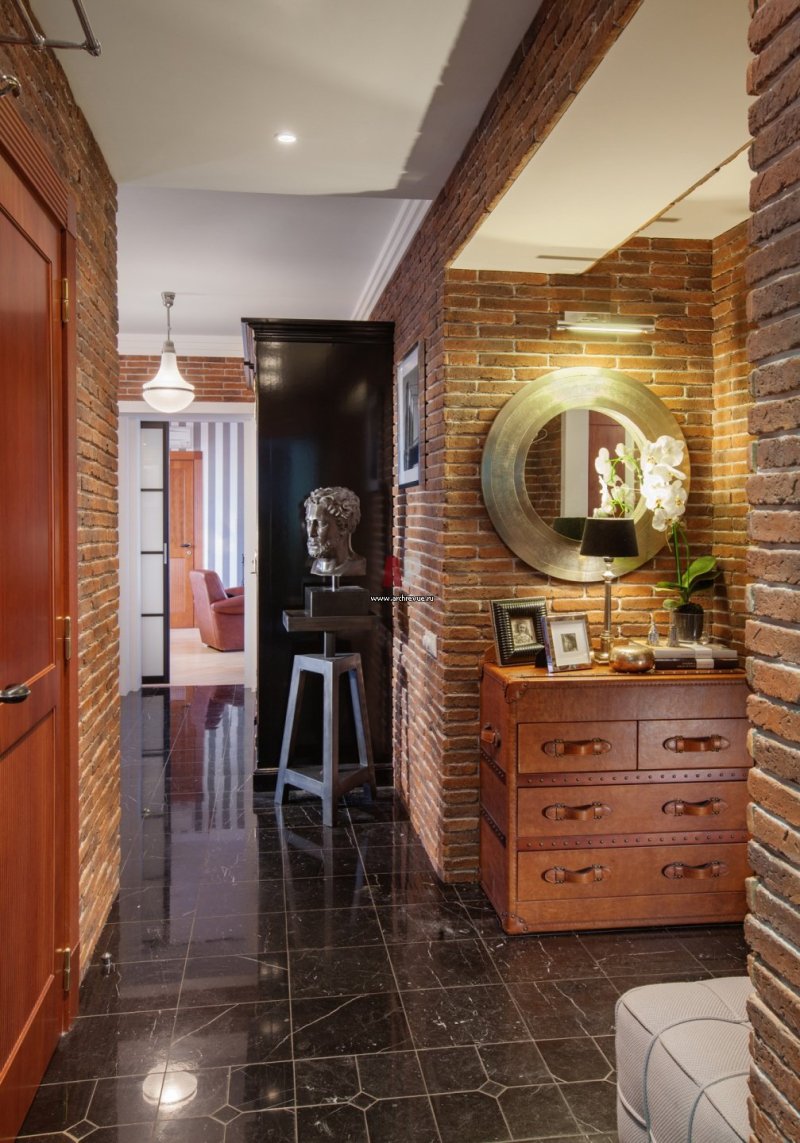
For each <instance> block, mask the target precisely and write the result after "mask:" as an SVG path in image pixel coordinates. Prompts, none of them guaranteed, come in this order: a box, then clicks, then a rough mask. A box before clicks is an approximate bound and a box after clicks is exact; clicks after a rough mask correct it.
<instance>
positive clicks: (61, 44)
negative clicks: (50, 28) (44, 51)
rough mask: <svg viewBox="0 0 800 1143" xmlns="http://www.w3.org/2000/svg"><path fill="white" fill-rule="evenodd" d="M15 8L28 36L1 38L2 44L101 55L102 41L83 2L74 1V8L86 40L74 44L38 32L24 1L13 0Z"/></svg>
mask: <svg viewBox="0 0 800 1143" xmlns="http://www.w3.org/2000/svg"><path fill="white" fill-rule="evenodd" d="M12 2H13V4H14V7H15V8H16V10H17V12H18V13H19V17H20V19H21V20H22V22H23V24H24V25H25V28H26V30H27V33H28V34H27V36H0V44H22V45H25V46H26V47H29V48H39V49H41V48H78V49H79V50H81V51H85V52H88V53H89V55H91V56H99V55H100V41H99V40H98V39H97V36H95V34H94V32H93V31H92V26H91V24H90V23H89V17H88V16H87V15H86V10H85V9H84V7H83V0H72V6H73V8H74V9H75V15H76V16H77V17H78V20H79V21H80V25H81V28H82V29H83V34H84V36H85V37H86V39H85V40H84V41H83V43H80V44H79V43H74V42H71V41H69V40H51V39H48V37H47V36H43V35H42V33H41V32H40V31H39V30H38V28H37V27H36V25H35V23H34V22H33V17H32V16H31V14H30V12H29V11H28V9H27V7H26V6H25V3H24V0H12Z"/></svg>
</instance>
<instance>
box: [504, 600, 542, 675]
mask: <svg viewBox="0 0 800 1143" xmlns="http://www.w3.org/2000/svg"><path fill="white" fill-rule="evenodd" d="M546 612H547V602H546V601H545V600H544V599H493V600H492V625H493V626H494V639H495V644H496V646H497V661H498V663H499V664H500V666H501V667H514V666H517V665H520V664H522V663H534V664H535V665H536V666H537V667H543V666H544V665H545V661H546V660H545V651H544V620H545V615H546Z"/></svg>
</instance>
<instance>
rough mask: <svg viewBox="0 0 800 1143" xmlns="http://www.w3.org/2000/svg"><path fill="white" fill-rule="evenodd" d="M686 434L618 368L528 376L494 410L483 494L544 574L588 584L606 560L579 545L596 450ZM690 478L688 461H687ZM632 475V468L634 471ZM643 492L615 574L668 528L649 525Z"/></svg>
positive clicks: (508, 538) (516, 546) (511, 543)
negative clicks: (631, 553) (630, 542)
mask: <svg viewBox="0 0 800 1143" xmlns="http://www.w3.org/2000/svg"><path fill="white" fill-rule="evenodd" d="M664 435H667V436H671V437H677V439H678V440H683V439H684V438H683V433H682V432H681V428H680V425H679V424H678V422H677V421H676V419H675V417H674V416H673V415H672V413H671V412H670V411H669V409H668V408H667V407H666V405H664V404H663V402H662V401H660V400H659V399H658V397H656V396H655V395H654V394H653V393H651V392H650V390H649V389H647V387H646V386H645V385H643V384H642V383H641V382H639V381H634V380H633V378H632V377H628V376H627V375H626V374H625V373H620V372H618V371H617V370H614V369H592V368H588V367H587V368H583V367H581V366H578V367H577V368H574V369H557V370H556V371H555V372H554V373H548V374H546V376H544V377H540V378H539V379H538V380H537V381H531V382H530V384H529V385H526V386H525V388H524V389H522V390H520V392H519V393H517V394H516V396H514V397H512V398H511V400H510V401H508V402H507V403H506V404H505V405H504V406H503V408H502V409H501V410H500V412H499V413H498V414H497V416H496V417H495V420H494V423H493V424H492V427H491V429H490V430H489V435H488V437H487V438H486V445H485V447H484V450H483V461H482V465H481V484H482V487H483V498H484V501H485V503H486V508H487V510H488V512H489V517H490V519H491V521H492V523H493V524H494V526H495V528H496V529H497V531H498V533H499V535H500V536H501V538H502V539H503V540H504V541H505V543H506V544H507V545H508V547H509V548H511V550H512V552H514V553H515V555H517V556H519V557H520V559H522V560H524V561H525V563H527V564H530V566H531V567H533V568H536V570H537V571H540V572H543V573H544V574H545V575H552V576H556V577H558V578H559V579H565V580H572V581H575V582H582V583H591V582H594V581H596V580H600V579H602V577H603V570H604V565H603V561H602V560H601V559H598V558H591V557H586V556H581V555H580V554H579V548H580V539H581V534H582V531H583V521H584V520H585V518H586V516H591V515H592V512H593V510H594V508H595V507H596V506H597V501H596V497H597V495H598V491H599V484H598V478H597V473H596V472H595V470H594V459H595V457H596V456H597V453H598V452H599V449H600V448H601V447H604V446H605V447H606V448H608V450H609V452H610V453H611V454H612V455H613V453H614V448H615V446H616V445H617V444H618V443H622V444H624V445H625V446H626V449H628V450H631V449H632V448H638V446H639V445H640V444H641V442H642V441H643V440H649V441H654V440H656V439H657V438H658V437H660V436H664ZM684 471H685V474H686V481H685V487H686V488H687V490H688V487H689V462H688V459H687V460H686V461H685V462H684ZM631 479H633V474H631ZM634 491H635V493H636V503H635V507H634V511H633V519H634V522H635V524H636V538H637V542H638V547H639V555H638V556H635V557H631V558H629V559H620V560H616V561H615V563H614V570H615V572H616V573H617V574H618V575H623V574H624V573H625V572H629V571H632V570H633V569H634V568H637V567H640V566H641V565H642V564H643V563H646V562H647V560H649V559H652V558H653V556H654V555H655V554H656V552H658V551H659V550H660V549H661V548H662V547H663V545H664V544H665V542H666V535H665V533H663V532H657V531H655V529H654V528H653V527H652V525H651V519H652V513H651V512H649V511H648V510H647V509H646V507H645V504H644V501H643V500H642V499H641V497H639V496H638V490H636V489H634Z"/></svg>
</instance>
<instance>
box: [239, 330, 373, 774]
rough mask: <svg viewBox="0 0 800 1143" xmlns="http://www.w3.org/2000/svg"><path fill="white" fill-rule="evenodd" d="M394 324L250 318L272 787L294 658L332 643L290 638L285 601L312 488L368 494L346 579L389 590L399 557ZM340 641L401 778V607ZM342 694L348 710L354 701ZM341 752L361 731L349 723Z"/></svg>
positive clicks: (313, 731) (315, 728) (260, 721)
mask: <svg viewBox="0 0 800 1143" xmlns="http://www.w3.org/2000/svg"><path fill="white" fill-rule="evenodd" d="M393 329H394V327H393V325H392V323H390V322H349V321H289V320H286V321H276V320H268V319H263V320H262V319H259V318H245V319H243V331H244V338H245V353H246V361H247V363H248V367H249V368H250V370H251V371H252V373H253V379H254V384H255V389H256V409H257V417H258V430H257V435H258V699H257V726H256V744H257V763H256V766H257V768H256V781H257V785H258V786H260V787H261V788H271V787H273V786H274V781H275V771H276V768H277V764H278V757H279V753H280V744H281V736H282V732H283V721H284V715H285V711H286V700H287V697H288V690H289V678H290V673H291V665H292V658H293V656H294V655H295V654H297V653H303V652H313V651H321V650H322V636H321V635H302V636H299V635H289V634H288V633H287V632H286V631H285V630H284V628H283V624H282V613H283V611H284V609H286V608H299V607H302V606H303V603H304V589H305V587H306V586H307V585H316V586H320V582H321V581H320V579H319V577H317V576H312V575H311V574H310V572H309V568H310V563H311V561H310V559H309V557H308V555H307V553H306V545H305V520H304V512H303V502H304V500H305V498H306V496H307V495H308V493H309V492H310V491H311V490H312V489H313V488H319V487H321V486H327V485H343V486H344V487H346V488H351V489H352V490H353V491H354V492H355V493H356V494H357V495H358V496H359V498H360V500H361V523H360V524H359V527H358V528H357V530H356V532H355V535H354V538H353V546H354V548H355V550H356V551H357V552H358V553H359V555H363V556H366V559H367V575H366V577H365V578H363V579H358V580H352V581H347V582H352V583H358V584H360V585H362V586H364V587H367V588H368V589H369V590H370V592H371V593H372V594H380V593H381V590H382V583H383V575H384V566H385V563H386V559H387V557H388V556H389V555H390V554H391V545H392V529H391V480H392V474H391V456H392V449H391V393H392V361H393ZM374 610H375V611H376V613H377V614H378V616H379V618H378V620H377V621H376V623H375V625H374V628H373V630H372V631H370V632H369V633H367V634H364V635H359V636H358V637H354V638H352V639H351V640H349V641H346V640H343V639H340V640H339V646H340V649H341V650H354V651H359V652H360V653H361V656H362V662H363V667H364V679H365V685H366V691H367V704H368V709H369V720H370V728H371V731H372V740H373V749H374V753H375V761H376V766H377V768H378V776H379V780H380V781H382V782H387V781H388V782H390V781H391V769H390V768H391V739H390V693H391V630H390V625H391V612H390V609H389V608H387V607H386V606H385V605H384V606H382V605H380V604H375V605H374ZM315 681H316V680H313V679H311V680H309V685H307V687H306V694H305V696H304V705H303V712H304V717H303V719H302V724H301V730H300V735H299V740H298V744H297V749H298V751H299V753H300V754H301V755H306V756H307V760H308V761H310V762H313V761H315V760H317V757H318V755H319V751H320V748H321V723H322V705H321V704H322V700H321V694H320V693H318V692H317V691H316V690H315V688H314V687H313V685H311V684H313V682H315ZM347 705H348V704H346V703H343V704H342V706H343V708H345V709H346V708H347ZM342 735H343V749H347V745H348V740H349V739H351V736H352V729H351V728H350V727H349V726H348V724H347V723H345V724H344V725H343V727H342Z"/></svg>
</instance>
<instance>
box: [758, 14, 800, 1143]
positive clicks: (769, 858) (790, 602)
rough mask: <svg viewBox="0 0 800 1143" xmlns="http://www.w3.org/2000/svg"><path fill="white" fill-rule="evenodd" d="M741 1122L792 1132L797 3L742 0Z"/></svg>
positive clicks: (796, 919) (796, 955) (795, 1134)
mask: <svg viewBox="0 0 800 1143" xmlns="http://www.w3.org/2000/svg"><path fill="white" fill-rule="evenodd" d="M750 8H751V12H752V14H753V19H752V23H751V27H750V44H751V47H752V50H753V52H754V53H755V58H754V60H753V61H752V63H751V67H750V74H749V85H750V91H751V93H752V94H753V95H755V96H756V97H757V98H756V100H755V102H754V103H753V105H752V107H751V113H750V129H751V133H752V135H753V145H752V149H751V155H750V161H751V165H752V167H753V170H754V171H755V178H754V180H753V184H752V188H751V207H752V209H753V217H752V219H751V224H750V243H751V247H752V253H751V254H750V256H749V258H748V261H747V281H748V285H749V286H750V290H751V292H750V295H749V299H748V311H749V316H750V318H751V320H752V321H753V323H754V327H755V328H754V330H753V332H752V333H751V334H750V336H749V337H748V342H747V348H748V353H749V357H750V361H751V362H752V364H753V367H754V368H753V373H752V377H751V389H752V394H753V397H754V399H755V404H754V407H753V410H752V413H751V415H750V427H751V430H752V432H753V433H754V434H755V435H756V436H757V437H758V447H757V462H756V471H755V473H754V475H753V476H752V477H751V479H750V481H749V484H748V495H749V501H750V505H751V516H750V539H751V545H752V546H751V548H750V551H749V553H748V571H749V575H750V579H751V580H752V585H751V587H750V588H749V589H748V590H749V596H750V602H751V609H752V619H751V620H750V621H749V622H748V624H747V642H748V647H749V650H750V653H751V658H750V660H749V663H748V668H749V675H750V681H751V685H752V686H753V689H754V694H753V696H752V697H751V700H750V718H751V721H752V723H753V731H752V735H751V746H752V753H753V760H754V763H755V766H754V769H753V770H752V772H751V780H750V792H751V796H752V798H753V804H752V806H751V812H750V828H751V832H752V835H753V841H752V843H751V862H752V866H753V870H754V874H755V876H754V877H753V879H752V881H751V883H750V886H749V890H750V892H749V900H750V910H751V913H750V916H749V917H748V920H747V925H746V929H747V935H748V939H749V942H750V948H751V956H750V972H751V976H752V978H753V982H754V984H755V986H756V990H757V994H756V997H755V998H754V999H753V1001H752V1003H751V1007H750V1014H751V1017H752V1020H753V1025H754V1035H753V1056H754V1062H753V1068H752V1072H751V1085H750V1086H751V1108H750V1112H751V1124H752V1127H753V1138H754V1139H757V1140H759V1141H771V1140H784V1139H798V1138H800V1111H798V1107H799V1106H800V1097H799V1096H798V1093H799V1092H800V914H799V913H798V908H797V905H798V901H800V788H798V777H800V716H798V697H799V696H800V636H799V635H798V624H800V592H798V584H799V583H800V552H799V551H798V544H799V543H800V492H799V491H798V489H799V488H800V475H799V474H800V437H799V436H798V428H800V363H799V362H798V352H800V318H798V311H797V304H798V302H797V300H798V297H800V237H799V236H800V115H798V91H800V0H761V2H760V3H756V0H751V4H750Z"/></svg>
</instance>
